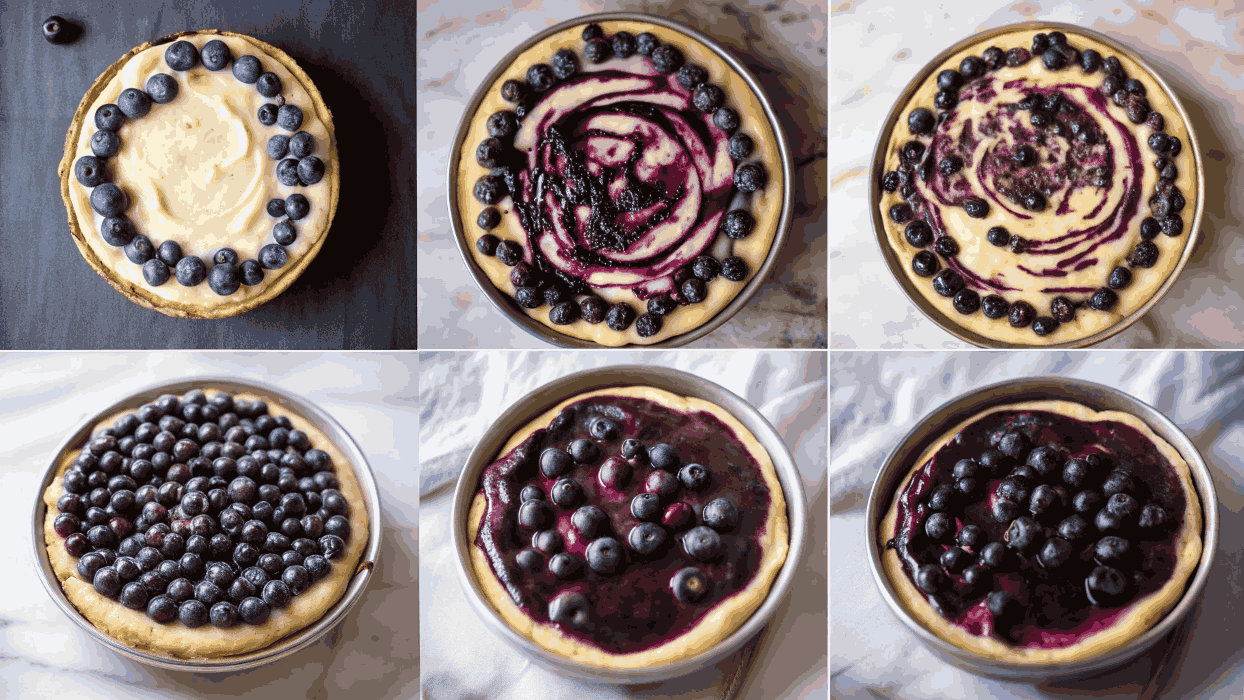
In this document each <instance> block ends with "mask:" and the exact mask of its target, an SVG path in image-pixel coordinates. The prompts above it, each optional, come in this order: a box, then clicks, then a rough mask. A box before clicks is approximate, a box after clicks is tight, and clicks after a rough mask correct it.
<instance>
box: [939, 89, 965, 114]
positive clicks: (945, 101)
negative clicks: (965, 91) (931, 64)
mask: <svg viewBox="0 0 1244 700" xmlns="http://www.w3.org/2000/svg"><path fill="white" fill-rule="evenodd" d="M958 104H959V93H958V92H956V91H954V90H940V91H938V93H937V94H936V95H934V96H933V106H934V107H937V108H938V109H944V110H951V109H954V108H955V106H956V105H958Z"/></svg>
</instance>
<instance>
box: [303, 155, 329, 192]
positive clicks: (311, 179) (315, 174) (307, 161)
mask: <svg viewBox="0 0 1244 700" xmlns="http://www.w3.org/2000/svg"><path fill="white" fill-rule="evenodd" d="M323 178H324V161H322V160H320V159H319V158H316V157H315V156H307V157H306V158H303V159H302V160H300V161H298V179H299V180H300V181H302V184H303V185H306V186H308V187H309V186H311V185H314V184H315V183H317V182H319V181H320V180H321V179H323Z"/></svg>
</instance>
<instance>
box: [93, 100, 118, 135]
mask: <svg viewBox="0 0 1244 700" xmlns="http://www.w3.org/2000/svg"><path fill="white" fill-rule="evenodd" d="M124 123H125V113H124V112H122V111H121V108H120V107H118V106H116V105H114V104H106V105H100V106H99V109H96V110H95V126H96V128H99V129H102V130H104V131H116V130H117V129H120V128H121V125H122V124H124Z"/></svg>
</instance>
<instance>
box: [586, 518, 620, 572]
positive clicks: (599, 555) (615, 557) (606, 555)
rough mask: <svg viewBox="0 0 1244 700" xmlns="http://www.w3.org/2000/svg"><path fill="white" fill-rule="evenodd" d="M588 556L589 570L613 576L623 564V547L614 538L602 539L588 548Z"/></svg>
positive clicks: (595, 541) (593, 542) (594, 541)
mask: <svg viewBox="0 0 1244 700" xmlns="http://www.w3.org/2000/svg"><path fill="white" fill-rule="evenodd" d="M602 514H603V513H602ZM586 556H587V565H588V568H590V569H591V570H592V571H595V572H597V573H600V574H612V573H614V572H616V571H617V570H618V566H620V565H621V564H622V556H623V552H622V545H621V543H619V542H618V541H617V540H615V539H614V538H612V537H601V538H600V539H597V540H593V541H592V543H591V544H589V545H588V546H587V552H586Z"/></svg>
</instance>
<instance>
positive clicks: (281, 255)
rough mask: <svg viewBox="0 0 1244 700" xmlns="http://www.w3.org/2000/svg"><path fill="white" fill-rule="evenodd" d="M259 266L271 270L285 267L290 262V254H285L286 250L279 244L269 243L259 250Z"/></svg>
mask: <svg viewBox="0 0 1244 700" xmlns="http://www.w3.org/2000/svg"><path fill="white" fill-rule="evenodd" d="M257 257H258V258H259V264H260V265H263V266H264V267H265V268H267V269H269V270H277V269H280V268H281V267H284V266H285V263H286V262H288V261H289V254H288V253H286V252H285V248H283V247H282V246H281V245H279V244H277V243H269V244H268V245H266V246H264V247H262V248H260V249H259V255H258V256H257Z"/></svg>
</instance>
